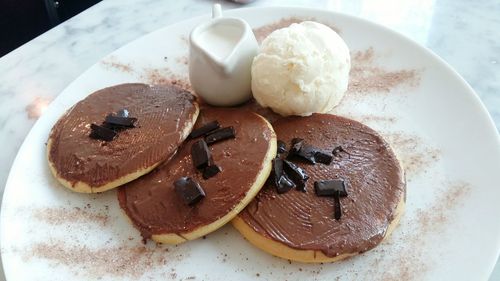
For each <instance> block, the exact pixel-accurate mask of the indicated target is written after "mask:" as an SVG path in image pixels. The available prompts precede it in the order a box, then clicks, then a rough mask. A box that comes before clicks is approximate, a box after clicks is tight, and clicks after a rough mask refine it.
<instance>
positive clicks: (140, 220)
mask: <svg viewBox="0 0 500 281" xmlns="http://www.w3.org/2000/svg"><path fill="white" fill-rule="evenodd" d="M214 120H217V121H218V122H219V123H220V125H221V127H228V126H233V127H234V129H235V131H236V137H235V138H234V139H227V140H224V141H221V142H217V143H214V144H212V145H210V146H209V150H210V152H211V154H212V157H213V161H214V163H215V164H216V165H218V166H219V167H220V168H221V170H222V171H221V172H220V173H218V174H217V175H215V176H213V177H211V178H209V179H203V177H202V174H201V173H200V172H199V171H197V169H196V168H195V167H194V165H193V160H192V157H191V146H192V144H193V143H194V142H195V141H197V140H199V139H192V140H190V141H187V142H185V144H184V145H183V146H182V147H181V148H180V149H179V151H178V153H177V154H176V156H175V157H174V158H173V159H172V160H171V161H169V162H168V163H164V164H162V165H160V166H159V167H158V168H156V169H155V170H153V171H152V172H151V173H150V174H148V175H146V176H144V177H141V178H139V179H137V180H136V181H133V182H131V183H128V184H126V185H124V186H122V187H120V188H119V189H118V200H119V203H120V206H121V208H122V209H123V210H124V211H125V213H126V214H127V216H128V217H129V218H130V220H131V222H132V223H133V225H134V226H135V227H136V228H137V229H138V230H139V231H140V232H141V235H142V236H143V238H144V239H149V238H151V239H153V240H154V241H156V242H160V243H167V244H178V243H182V242H184V241H187V240H193V239H196V238H198V237H201V236H203V235H206V234H208V233H210V232H212V231H214V230H216V229H218V228H219V227H221V226H223V225H224V224H226V223H227V222H229V221H230V220H231V219H232V218H234V217H235V216H236V215H237V214H238V213H239V212H240V211H241V210H242V209H243V208H244V207H245V206H246V205H247V204H248V203H249V202H250V201H251V200H252V199H253V198H254V197H255V195H256V194H257V193H258V191H259V190H260V189H261V187H262V185H263V184H264V182H265V181H266V179H267V177H268V176H269V173H270V171H271V166H272V165H271V160H272V159H273V158H274V157H275V155H276V135H275V133H274V131H273V129H272V127H271V125H270V124H269V123H268V122H267V121H266V120H265V119H264V118H263V117H261V116H260V115H257V114H255V113H253V112H250V111H245V110H242V109H227V108H226V109H223V108H210V107H207V108H204V109H202V110H201V113H200V117H199V118H198V121H197V125H196V127H200V126H202V125H204V124H207V123H209V122H211V121H214ZM181 177H191V178H192V179H194V180H195V181H197V182H198V183H199V184H200V185H201V186H202V188H203V190H204V191H205V194H206V197H205V198H203V199H202V200H201V201H200V202H198V203H196V204H194V205H192V206H189V205H187V204H186V203H185V202H184V201H183V200H182V198H181V197H179V195H178V194H176V192H175V191H174V186H173V183H174V181H176V180H178V179H179V178H181Z"/></svg>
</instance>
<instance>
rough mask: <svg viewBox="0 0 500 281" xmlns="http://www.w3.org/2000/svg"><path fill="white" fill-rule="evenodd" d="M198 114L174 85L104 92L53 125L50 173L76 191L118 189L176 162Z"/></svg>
mask: <svg viewBox="0 0 500 281" xmlns="http://www.w3.org/2000/svg"><path fill="white" fill-rule="evenodd" d="M198 112H199V109H198V104H197V102H196V99H195V97H194V96H193V95H192V94H191V93H189V92H187V91H184V90H182V89H180V88H178V87H176V86H173V85H168V86H150V85H145V84H121V85H116V86H112V87H108V88H105V89H102V90H99V91H97V92H95V93H93V94H91V95H89V96H88V97H86V98H85V99H83V100H81V101H79V102H78V103H77V104H76V105H74V106H73V107H72V108H71V109H69V110H68V111H67V112H66V113H65V114H64V115H63V116H62V117H61V118H60V119H59V120H58V121H57V123H56V124H55V125H54V126H53V128H52V130H51V132H50V136H49V139H48V142H47V158H48V162H49V166H50V170H51V171H52V173H53V175H54V176H55V177H56V179H57V180H58V181H59V182H60V183H61V184H62V185H64V186H65V187H67V188H69V189H71V190H73V191H76V192H85V193H94V192H103V191H106V190H109V189H112V188H114V187H117V186H119V185H122V184H124V183H126V182H129V181H132V180H134V179H136V178H138V177H140V176H142V175H144V174H146V173H148V172H149V171H151V170H152V169H153V168H155V167H156V166H158V164H160V163H161V162H163V161H165V160H168V159H169V158H171V157H172V155H173V154H174V153H175V152H176V150H177V147H178V146H179V145H180V144H181V143H182V142H183V141H184V139H186V137H187V136H188V134H189V133H190V132H191V129H192V127H193V125H194V123H195V121H196V118H197V117H198Z"/></svg>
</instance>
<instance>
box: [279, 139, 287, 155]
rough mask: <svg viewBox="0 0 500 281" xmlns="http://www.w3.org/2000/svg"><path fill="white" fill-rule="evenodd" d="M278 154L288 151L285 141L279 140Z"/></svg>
mask: <svg viewBox="0 0 500 281" xmlns="http://www.w3.org/2000/svg"><path fill="white" fill-rule="evenodd" d="M277 144H278V150H277V152H278V154H282V153H285V152H286V143H285V142H284V141H281V140H278V143H277Z"/></svg>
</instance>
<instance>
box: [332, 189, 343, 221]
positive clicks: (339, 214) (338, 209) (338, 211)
mask: <svg viewBox="0 0 500 281" xmlns="http://www.w3.org/2000/svg"><path fill="white" fill-rule="evenodd" d="M333 200H334V201H333V204H334V205H335V206H334V217H335V219H336V220H340V218H341V217H342V207H341V206H340V191H338V190H337V191H335V194H334V195H333Z"/></svg>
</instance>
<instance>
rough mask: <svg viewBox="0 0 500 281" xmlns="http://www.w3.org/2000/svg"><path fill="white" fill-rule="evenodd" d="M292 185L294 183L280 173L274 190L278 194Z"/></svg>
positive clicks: (293, 185) (292, 186)
mask: <svg viewBox="0 0 500 281" xmlns="http://www.w3.org/2000/svg"><path fill="white" fill-rule="evenodd" d="M294 187H295V184H294V183H293V182H292V180H290V179H289V178H288V177H287V176H286V174H283V175H281V177H280V178H279V180H278V181H277V183H276V191H277V192H278V194H283V193H285V192H287V191H289V190H290V189H292V188H294Z"/></svg>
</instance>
